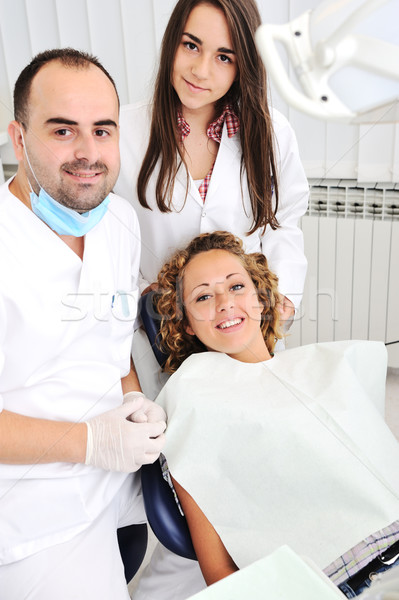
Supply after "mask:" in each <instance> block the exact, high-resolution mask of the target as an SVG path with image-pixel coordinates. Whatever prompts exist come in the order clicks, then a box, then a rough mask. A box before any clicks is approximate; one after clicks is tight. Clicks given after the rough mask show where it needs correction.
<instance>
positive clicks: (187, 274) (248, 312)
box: [183, 250, 270, 362]
mask: <svg viewBox="0 0 399 600" xmlns="http://www.w3.org/2000/svg"><path fill="white" fill-rule="evenodd" d="M183 291H184V293H183V299H184V306H185V310H186V315H187V320H188V325H187V327H186V331H187V333H188V334H189V335H195V336H196V337H197V338H198V339H199V340H200V341H201V342H202V343H203V344H204V345H205V346H206V348H208V350H214V351H216V352H225V353H226V354H228V355H229V356H231V357H232V358H236V359H237V360H242V361H243V362H260V361H263V360H267V359H268V358H270V354H269V351H268V350H267V347H266V343H265V340H264V338H263V334H262V330H261V328H260V325H261V317H262V310H263V306H262V304H261V303H260V301H259V298H258V294H257V291H256V288H255V285H254V283H253V281H252V279H251V277H250V276H249V274H248V273H247V271H246V269H245V267H244V265H243V263H242V262H241V260H240V259H239V258H238V257H237V256H235V255H234V254H232V253H231V252H228V251H227V250H208V251H206V252H202V253H201V254H197V255H196V256H194V257H193V258H192V259H191V260H190V262H189V263H188V264H187V266H186V268H185V271H184V290H183Z"/></svg>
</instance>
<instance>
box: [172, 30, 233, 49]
mask: <svg viewBox="0 0 399 600" xmlns="http://www.w3.org/2000/svg"><path fill="white" fill-rule="evenodd" d="M183 35H186V36H187V37H189V38H190V39H191V40H193V42H195V43H196V44H198V45H199V46H202V40H200V39H199V38H197V36H196V35H193V34H192V33H188V32H187V31H183ZM217 51H218V52H221V53H222V54H235V52H234V50H231V48H224V47H221V48H218V50H217Z"/></svg>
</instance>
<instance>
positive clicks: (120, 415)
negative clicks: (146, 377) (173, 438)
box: [85, 392, 166, 473]
mask: <svg viewBox="0 0 399 600" xmlns="http://www.w3.org/2000/svg"><path fill="white" fill-rule="evenodd" d="M130 394H133V395H134V396H133V397H132V396H130V397H128V398H127V396H129V395H130ZM135 415H136V418H135ZM136 419H137V420H136ZM86 425H87V448H86V460H85V464H86V465H92V466H94V467H100V468H102V469H105V470H106V471H123V472H125V473H132V472H133V471H137V470H138V469H139V468H140V467H141V466H142V465H145V464H149V463H153V462H154V461H155V460H156V459H157V458H158V456H159V453H160V452H161V450H162V447H163V445H164V441H165V436H164V433H163V432H164V431H165V429H166V415H165V412H164V411H163V409H162V408H161V407H160V406H158V405H156V404H155V403H154V402H151V400H148V398H146V397H145V396H144V394H141V393H140V392H129V393H128V394H125V396H124V402H123V404H122V406H118V407H117V408H113V409H112V410H109V411H107V412H105V413H103V414H101V415H98V416H96V417H93V418H92V419H89V420H88V421H86Z"/></svg>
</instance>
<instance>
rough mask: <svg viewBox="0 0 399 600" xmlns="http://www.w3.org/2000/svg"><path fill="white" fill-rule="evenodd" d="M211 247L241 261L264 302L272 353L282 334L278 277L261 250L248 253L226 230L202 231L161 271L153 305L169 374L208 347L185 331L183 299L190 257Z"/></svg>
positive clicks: (264, 322)
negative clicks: (184, 280)
mask: <svg viewBox="0 0 399 600" xmlns="http://www.w3.org/2000/svg"><path fill="white" fill-rule="evenodd" d="M209 250H226V251H227V252H230V253H231V254H233V255H234V256H236V257H237V258H239V259H240V260H241V262H242V264H243V266H244V268H245V270H246V271H247V273H248V275H249V276H250V277H251V279H252V282H253V284H254V286H255V289H256V291H257V294H258V298H259V301H260V303H261V304H262V305H263V311H262V321H261V326H260V327H261V330H262V333H263V337H264V339H265V343H266V346H267V349H268V350H269V352H270V353H272V352H273V350H274V346H275V344H276V341H277V339H280V338H281V337H282V335H281V333H280V325H279V319H280V315H279V312H278V308H277V305H278V303H279V294H278V291H277V284H278V279H277V277H276V275H274V273H272V272H271V271H270V270H269V268H268V266H267V260H266V257H265V256H264V255H263V254H261V253H260V252H256V253H253V254H246V253H245V252H244V249H243V243H242V241H241V240H240V239H239V238H238V237H236V236H234V235H233V234H232V233H228V232H227V231H215V232H213V233H203V234H202V235H199V236H197V237H196V238H194V239H193V240H192V242H190V244H189V245H188V246H187V248H186V249H185V250H179V251H177V252H175V254H174V255H173V256H172V258H171V259H170V260H169V261H168V262H167V263H166V264H165V265H164V266H163V267H162V269H161V271H160V272H159V274H158V290H157V292H156V294H155V298H154V304H155V307H156V310H157V312H158V313H159V315H160V316H161V325H160V331H159V346H160V348H161V350H162V351H163V352H164V353H165V354H167V355H168V359H167V360H166V363H165V365H164V367H163V369H164V371H166V372H167V373H174V372H175V371H176V370H177V369H178V367H179V366H180V365H181V364H182V362H183V361H184V360H185V359H186V358H188V357H189V356H190V355H191V354H193V353H196V352H206V350H207V349H206V347H205V346H204V344H203V343H202V342H201V341H200V340H199V339H198V338H197V337H196V336H194V335H190V334H189V333H187V331H186V328H187V326H188V320H187V316H186V312H185V309H184V302H183V279H184V273H185V269H186V267H187V265H188V263H189V262H190V260H191V259H192V258H193V257H194V256H196V255H197V254H201V253H202V252H208V251H209Z"/></svg>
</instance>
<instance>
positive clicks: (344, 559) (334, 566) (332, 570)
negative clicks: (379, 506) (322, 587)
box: [324, 521, 399, 585]
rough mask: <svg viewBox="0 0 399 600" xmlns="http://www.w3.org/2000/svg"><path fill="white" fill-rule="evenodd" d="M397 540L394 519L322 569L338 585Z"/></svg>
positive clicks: (398, 531)
mask: <svg viewBox="0 0 399 600" xmlns="http://www.w3.org/2000/svg"><path fill="white" fill-rule="evenodd" d="M397 540H399V521H394V522H393V523H392V524H391V525H389V526H388V527H385V528H384V529H382V530H381V531H377V532H376V533H374V534H372V535H370V536H369V537H367V538H366V539H365V540H363V542H360V544H357V546H355V547H354V548H352V549H351V550H348V552H345V554H343V555H342V556H340V557H339V558H338V559H337V560H335V561H334V562H333V563H331V565H329V566H328V567H327V568H326V569H324V573H325V574H326V575H327V577H329V578H330V579H331V581H333V582H334V583H335V584H336V585H339V584H340V583H343V582H344V581H346V580H347V579H348V578H349V577H351V576H352V575H355V573H357V572H358V571H360V569H362V568H363V567H365V566H366V565H367V564H368V563H369V562H370V561H372V560H373V558H375V557H376V556H378V555H379V554H381V553H382V552H384V550H386V549H387V548H389V546H392V544H394V543H395V542H396V541H397Z"/></svg>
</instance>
